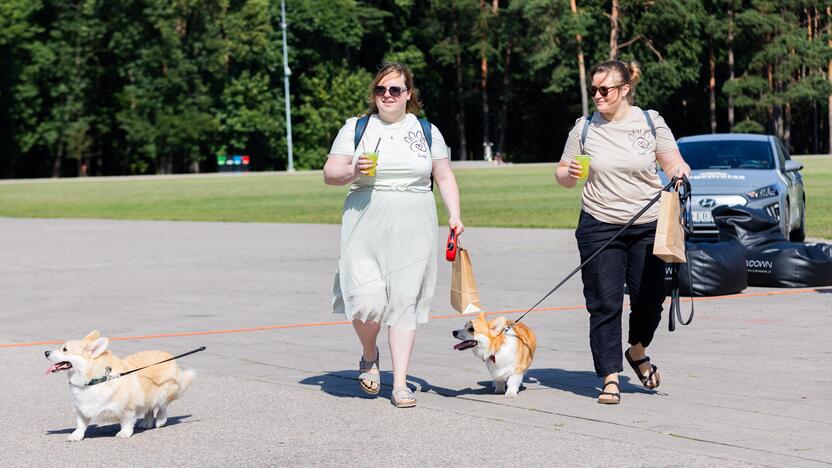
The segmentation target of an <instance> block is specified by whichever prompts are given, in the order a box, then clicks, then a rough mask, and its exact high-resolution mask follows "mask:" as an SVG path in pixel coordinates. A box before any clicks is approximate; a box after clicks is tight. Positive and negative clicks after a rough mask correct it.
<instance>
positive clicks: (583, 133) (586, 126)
mask: <svg viewBox="0 0 832 468" xmlns="http://www.w3.org/2000/svg"><path fill="white" fill-rule="evenodd" d="M592 115H595V114H594V113H593V114H592ZM590 123H592V117H590V116H588V115H585V116H584V128H583V130H581V148H580V149H581V154H586V153H585V152H584V146H585V145H586V135H587V134H588V133H589V124H590Z"/></svg>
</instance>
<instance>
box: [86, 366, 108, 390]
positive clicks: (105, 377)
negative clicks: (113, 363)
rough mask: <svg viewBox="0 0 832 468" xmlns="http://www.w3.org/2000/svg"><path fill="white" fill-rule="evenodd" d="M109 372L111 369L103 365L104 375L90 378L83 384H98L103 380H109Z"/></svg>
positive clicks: (88, 385) (90, 385) (89, 385)
mask: <svg viewBox="0 0 832 468" xmlns="http://www.w3.org/2000/svg"><path fill="white" fill-rule="evenodd" d="M110 372H112V369H110V368H109V367H105V368H104V375H102V376H101V377H98V378H97V379H92V380H90V381H89V382H87V383H85V384H84V386H85V387H92V386H93V385H98V384H100V383H104V382H106V381H108V380H110Z"/></svg>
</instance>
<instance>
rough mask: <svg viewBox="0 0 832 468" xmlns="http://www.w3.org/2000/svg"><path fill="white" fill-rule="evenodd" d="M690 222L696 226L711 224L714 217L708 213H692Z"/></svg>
mask: <svg viewBox="0 0 832 468" xmlns="http://www.w3.org/2000/svg"><path fill="white" fill-rule="evenodd" d="M691 220H692V221H693V222H694V223H696V224H713V222H714V216H713V215H712V214H711V212H710V211H694V212H693V213H691Z"/></svg>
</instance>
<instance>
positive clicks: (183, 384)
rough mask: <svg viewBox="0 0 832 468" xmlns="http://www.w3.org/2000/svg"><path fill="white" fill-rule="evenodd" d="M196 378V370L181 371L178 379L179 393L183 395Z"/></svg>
mask: <svg viewBox="0 0 832 468" xmlns="http://www.w3.org/2000/svg"><path fill="white" fill-rule="evenodd" d="M194 378H196V371H195V370H193V369H188V370H184V371H182V372H180V373H179V379H177V383H178V384H179V394H180V395H181V394H182V393H183V392H184V391H185V390H186V389H187V388H188V387H189V386H190V385H191V382H193V380H194Z"/></svg>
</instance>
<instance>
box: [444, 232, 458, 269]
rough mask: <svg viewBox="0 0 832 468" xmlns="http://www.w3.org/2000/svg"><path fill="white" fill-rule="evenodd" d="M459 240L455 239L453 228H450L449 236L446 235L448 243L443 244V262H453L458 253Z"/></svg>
mask: <svg viewBox="0 0 832 468" xmlns="http://www.w3.org/2000/svg"><path fill="white" fill-rule="evenodd" d="M458 240H459V239H457V237H456V231H454V228H451V232H450V234H448V243H447V244H445V246H446V250H445V260H447V261H449V262H453V261H454V260H455V259H456V253H457V252H458V251H459V242H458Z"/></svg>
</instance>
